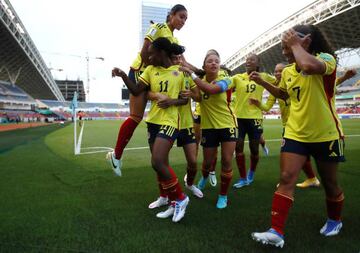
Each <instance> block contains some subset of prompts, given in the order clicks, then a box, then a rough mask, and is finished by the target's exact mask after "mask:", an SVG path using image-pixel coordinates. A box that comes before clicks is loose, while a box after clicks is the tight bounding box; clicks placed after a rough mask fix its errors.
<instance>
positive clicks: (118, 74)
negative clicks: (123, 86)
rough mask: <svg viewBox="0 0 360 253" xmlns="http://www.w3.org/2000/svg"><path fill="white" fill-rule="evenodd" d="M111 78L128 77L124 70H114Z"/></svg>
mask: <svg viewBox="0 0 360 253" xmlns="http://www.w3.org/2000/svg"><path fill="white" fill-rule="evenodd" d="M111 76H112V77H116V76H120V77H124V76H126V73H125V72H124V71H123V70H122V69H119V68H113V70H112V71H111Z"/></svg>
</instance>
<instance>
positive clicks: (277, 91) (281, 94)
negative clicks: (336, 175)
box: [249, 71, 289, 100]
mask: <svg viewBox="0 0 360 253" xmlns="http://www.w3.org/2000/svg"><path fill="white" fill-rule="evenodd" d="M249 79H250V80H253V81H255V82H256V83H257V84H259V85H261V86H262V87H264V88H265V89H266V90H268V91H269V92H270V93H271V94H272V95H273V96H274V97H276V98H280V99H283V100H286V99H288V98H289V94H288V93H287V92H286V91H285V90H284V89H281V88H279V87H277V86H275V85H272V84H271V83H268V82H266V81H265V80H264V79H262V78H261V76H260V73H258V72H255V71H253V72H251V74H250V76H249Z"/></svg>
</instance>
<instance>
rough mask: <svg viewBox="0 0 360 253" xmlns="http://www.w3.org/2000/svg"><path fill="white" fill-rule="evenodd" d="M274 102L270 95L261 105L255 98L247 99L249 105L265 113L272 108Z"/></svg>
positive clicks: (274, 99)
mask: <svg viewBox="0 0 360 253" xmlns="http://www.w3.org/2000/svg"><path fill="white" fill-rule="evenodd" d="M275 101H276V98H275V97H274V96H271V95H270V96H269V97H268V99H267V100H266V103H265V104H264V103H262V102H261V101H259V100H257V99H256V98H250V99H249V103H250V104H252V105H255V106H256V107H258V108H259V109H260V110H262V111H265V112H268V111H270V109H271V108H272V107H273V106H274V104H275Z"/></svg>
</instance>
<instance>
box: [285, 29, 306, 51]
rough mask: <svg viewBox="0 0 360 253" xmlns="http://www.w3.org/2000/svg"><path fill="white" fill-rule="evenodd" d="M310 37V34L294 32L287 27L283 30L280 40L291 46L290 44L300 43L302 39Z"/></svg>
mask: <svg viewBox="0 0 360 253" xmlns="http://www.w3.org/2000/svg"><path fill="white" fill-rule="evenodd" d="M309 37H310V34H307V35H304V34H302V33H299V32H296V31H295V30H294V29H289V30H287V31H285V32H284V33H283V35H282V41H283V42H284V43H285V44H286V45H287V46H288V47H289V48H291V47H292V46H294V45H296V44H299V45H301V44H302V43H303V41H304V40H305V39H307V38H309Z"/></svg>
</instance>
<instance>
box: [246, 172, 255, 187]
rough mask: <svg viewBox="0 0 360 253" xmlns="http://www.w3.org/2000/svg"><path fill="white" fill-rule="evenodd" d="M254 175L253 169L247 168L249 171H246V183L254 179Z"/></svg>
mask: <svg viewBox="0 0 360 253" xmlns="http://www.w3.org/2000/svg"><path fill="white" fill-rule="evenodd" d="M254 176H255V171H253V170H250V169H249V172H248V175H247V178H246V181H247V183H248V185H249V184H251V183H252V182H253V181H254Z"/></svg>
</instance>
